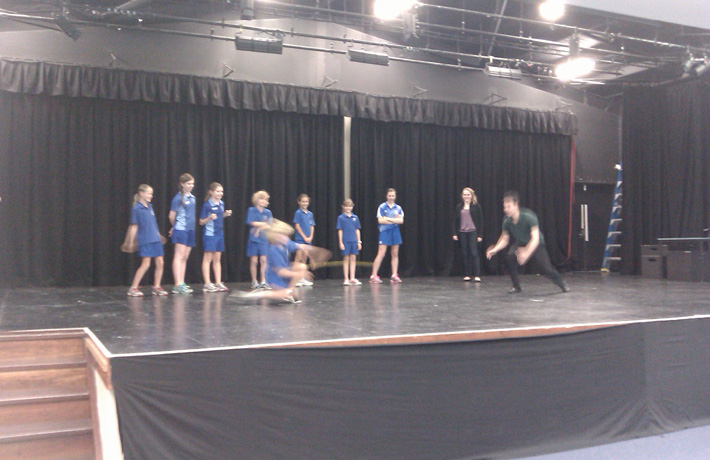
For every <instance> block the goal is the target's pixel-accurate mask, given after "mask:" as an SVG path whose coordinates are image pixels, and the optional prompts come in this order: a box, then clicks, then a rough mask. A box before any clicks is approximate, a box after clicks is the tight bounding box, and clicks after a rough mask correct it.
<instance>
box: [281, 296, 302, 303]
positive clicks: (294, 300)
mask: <svg viewBox="0 0 710 460" xmlns="http://www.w3.org/2000/svg"><path fill="white" fill-rule="evenodd" d="M283 301H284V302H286V303H301V301H300V300H298V299H297V298H295V297H294V296H292V295H287V296H286V297H284V298H283Z"/></svg>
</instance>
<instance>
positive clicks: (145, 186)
mask: <svg viewBox="0 0 710 460" xmlns="http://www.w3.org/2000/svg"><path fill="white" fill-rule="evenodd" d="M149 188H150V189H152V188H153V187H151V186H150V185H148V184H141V185H139V186H138V191H137V192H136V193H135V195H133V206H135V205H136V203H138V200H140V199H141V195H140V194H141V193H145V192H147V191H148V189H149Z"/></svg>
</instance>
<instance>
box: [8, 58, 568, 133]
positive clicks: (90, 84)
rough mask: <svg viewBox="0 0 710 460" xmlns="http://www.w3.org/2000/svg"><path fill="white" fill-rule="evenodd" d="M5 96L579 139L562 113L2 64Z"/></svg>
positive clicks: (125, 72)
mask: <svg viewBox="0 0 710 460" xmlns="http://www.w3.org/2000/svg"><path fill="white" fill-rule="evenodd" d="M0 91H8V92H12V93H26V94H37V95H38V94H44V95H48V96H69V97H91V98H101V99H114V100H123V101H143V102H174V103H182V104H192V105H202V106H216V107H225V108H232V109H248V110H267V111H279V112H288V113H301V114H311V115H336V116H343V117H357V118H367V119H372V120H378V121H406V122H412V123H432V124H437V125H441V126H461V127H474V128H482V129H495V130H503V131H521V132H527V133H540V134H566V135H572V134H576V132H577V118H576V117H575V116H574V115H573V114H570V113H564V112H554V111H553V112H541V111H538V110H528V109H521V108H514V107H497V106H491V105H480V104H468V103H453V102H444V101H434V100H427V99H418V98H406V97H392V96H376V95H370V94H363V93H356V92H352V91H339V90H328V89H323V88H307V87H301V86H294V85H282V84H273V83H257V82H247V81H236V80H228V79H224V78H206V77H199V76H194V75H177V74H166V73H156V72H145V71H139V70H124V69H114V68H102V67H88V66H80V65H69V64H57V63H50V62H36V61H19V60H12V59H8V58H0Z"/></svg>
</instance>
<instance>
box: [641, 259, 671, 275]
mask: <svg viewBox="0 0 710 460" xmlns="http://www.w3.org/2000/svg"><path fill="white" fill-rule="evenodd" d="M641 276H642V277H644V278H652V279H663V278H665V277H666V258H665V257H662V256H658V255H655V256H647V255H646V256H641Z"/></svg>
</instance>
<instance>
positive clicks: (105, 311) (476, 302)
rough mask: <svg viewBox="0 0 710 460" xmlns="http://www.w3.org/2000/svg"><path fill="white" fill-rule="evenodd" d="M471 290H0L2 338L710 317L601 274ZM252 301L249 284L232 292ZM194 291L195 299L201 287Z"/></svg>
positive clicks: (366, 336) (125, 345)
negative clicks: (23, 333)
mask: <svg viewBox="0 0 710 460" xmlns="http://www.w3.org/2000/svg"><path fill="white" fill-rule="evenodd" d="M566 280H567V282H568V284H569V286H570V288H571V292H569V293H564V294H563V293H561V292H559V289H558V288H557V287H556V286H554V285H553V284H552V283H550V282H549V281H548V280H547V279H545V278H543V277H540V276H535V275H527V276H524V277H522V286H523V292H522V293H520V294H515V295H512V294H508V293H507V289H508V288H509V286H510V281H509V278H508V277H505V276H495V277H487V278H484V280H483V283H480V284H474V283H464V282H463V281H461V280H460V279H459V278H433V277H432V278H410V279H405V280H404V283H403V284H394V285H391V284H389V283H385V284H381V285H371V284H366V283H365V284H363V285H362V286H342V285H341V282H340V281H338V280H317V281H316V283H315V285H314V286H313V287H306V288H298V290H299V292H300V296H301V298H302V299H303V302H302V303H300V304H296V305H293V304H276V303H273V302H269V301H266V300H253V299H243V298H238V297H236V296H234V295H230V293H229V292H227V293H209V294H208V293H205V294H203V293H202V292H196V293H194V294H191V295H172V294H171V295H170V296H167V297H151V296H146V297H142V298H141V297H138V298H136V297H127V296H126V290H127V289H126V288H125V287H102V288H63V289H62V288H33V289H3V290H0V299H2V304H1V305H0V330H3V331H14V330H32V329H57V328H75V327H86V328H88V329H90V330H91V331H92V332H93V333H94V334H95V335H96V337H97V338H98V339H99V340H100V341H101V342H102V343H103V345H104V346H105V347H106V348H107V349H108V351H109V352H110V353H111V354H112V355H122V354H138V353H156V352H170V351H184V350H199V349H210V348H225V347H253V346H260V347H261V346H286V345H297V346H338V345H341V346H342V345H367V344H373V343H421V342H430V341H450V340H476V339H490V338H497V337H520V336H530V335H540V334H548V333H549V334H554V333H560V332H564V331H566V330H569V331H572V330H575V328H577V329H579V328H588V327H601V326H605V325H613V324H617V323H623V322H634V321H645V320H658V319H672V318H678V317H689V316H696V315H697V316H703V315H710V301H709V299H710V284H708V283H686V282H670V281H663V280H648V279H641V278H635V277H622V276H618V275H613V274H612V275H601V274H597V273H584V274H568V275H567V276H566ZM228 286H229V287H230V289H232V290H233V291H234V290H246V289H247V285H246V283H232V284H228ZM195 287H198V286H197V285H196V286H195Z"/></svg>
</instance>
